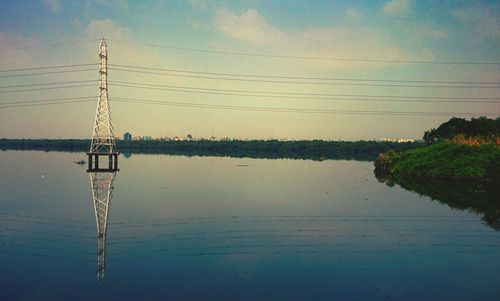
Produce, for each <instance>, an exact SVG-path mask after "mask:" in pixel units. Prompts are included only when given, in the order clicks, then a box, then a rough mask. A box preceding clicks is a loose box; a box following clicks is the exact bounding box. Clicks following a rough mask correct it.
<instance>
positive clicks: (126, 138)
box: [123, 132, 132, 141]
mask: <svg viewBox="0 0 500 301" xmlns="http://www.w3.org/2000/svg"><path fill="white" fill-rule="evenodd" d="M123 140H125V141H130V140H132V134H130V133H129V132H126V133H125V134H123Z"/></svg>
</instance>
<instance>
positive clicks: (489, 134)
mask: <svg viewBox="0 0 500 301" xmlns="http://www.w3.org/2000/svg"><path fill="white" fill-rule="evenodd" d="M459 136H460V137H462V138H463V139H467V138H474V139H476V140H481V141H482V142H483V143H496V144H500V140H499V137H500V117H498V118H496V119H489V118H486V117H479V118H472V119H471V120H466V119H464V118H451V119H450V120H449V121H447V122H445V123H443V124H441V125H440V126H439V127H438V128H437V129H432V130H429V131H426V132H425V133H424V141H425V142H426V143H427V144H432V143H436V142H440V141H444V140H450V139H454V138H455V137H459Z"/></svg>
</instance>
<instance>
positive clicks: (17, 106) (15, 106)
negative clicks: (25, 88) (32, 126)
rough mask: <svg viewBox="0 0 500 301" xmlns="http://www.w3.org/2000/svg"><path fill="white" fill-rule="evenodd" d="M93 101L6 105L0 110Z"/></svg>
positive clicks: (78, 101)
mask: <svg viewBox="0 0 500 301" xmlns="http://www.w3.org/2000/svg"><path fill="white" fill-rule="evenodd" d="M90 101H92V102H93V101H94V100H73V101H58V102H47V103H32V104H20V105H8V106H0V108H1V109H10V108H19V107H33V106H48V105H60V104H68V103H80V102H90Z"/></svg>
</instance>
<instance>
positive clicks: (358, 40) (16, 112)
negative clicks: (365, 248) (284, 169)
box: [0, 0, 500, 140]
mask: <svg viewBox="0 0 500 301" xmlns="http://www.w3.org/2000/svg"><path fill="white" fill-rule="evenodd" d="M101 38H105V39H106V41H107V45H108V64H109V78H108V81H109V88H108V93H109V101H110V108H111V116H112V119H113V126H114V131H115V135H116V136H119V137H122V135H123V133H124V132H126V131H128V132H131V133H132V135H134V136H144V135H147V136H153V137H160V136H169V137H171V136H186V135H188V134H191V135H193V137H195V138H200V137H210V136H215V137H217V138H220V137H230V138H241V139H271V138H278V139H329V140H361V139H363V140H371V139H380V138H416V139H418V138H421V137H422V135H423V132H424V131H425V130H428V129H430V128H434V127H437V126H439V124H441V123H442V122H445V121H446V120H448V119H449V118H451V117H453V116H457V117H471V116H475V117H478V116H481V115H483V114H489V115H490V116H498V115H500V105H499V101H500V89H499V88H498V87H500V85H499V83H500V51H499V49H500V1H446V0H443V1H433V0H429V1H426V0H421V1H417V0H386V1H377V0H373V1H333V0H328V1H327V0H315V1H299V0H288V1H285V0H280V1H278V0H243V1H215V0H177V1H174V0H172V1H130V0H129V1H127V0H87V1H64V0H40V1H36V0H32V1H7V0H6V1H0V86H1V87H0V137H4V138H70V137H72V138H90V136H91V133H92V127H93V123H94V118H95V108H96V101H97V95H98V82H97V80H98V77H99V74H98V68H97V67H98V66H97V63H98V47H99V41H98V40H99V39H101ZM464 63H465V64H464ZM83 64H95V65H85V66H77V67H71V68H47V69H34V70H19V71H6V70H11V69H23V68H35V67H53V66H67V65H83ZM118 65H121V66H118ZM124 66H128V67H124ZM130 66H132V67H139V68H131V67H130ZM147 68H152V69H147ZM158 69H160V70H158ZM62 70H66V71H68V72H59V73H50V72H51V71H62ZM75 70H76V71H75ZM127 70H128V71H127ZM130 70H133V71H134V70H135V71H140V72H131V71H130ZM49 71H50V72H49ZM33 73H44V74H38V75H33ZM26 74H31V75H26ZM228 74H229V75H228ZM13 75H16V76H13ZM249 75H252V76H249ZM255 75H257V76H255ZM207 77H211V78H207ZM214 77H215V78H214ZM75 81H76V82H79V83H73V82H75ZM61 82H70V84H58V85H55V84H53V83H61ZM476 82H479V83H476ZM131 83H133V84H131ZM39 84H45V85H39ZM35 85H37V86H35ZM64 85H68V86H73V87H66V88H61V86H64ZM147 85H150V86H147ZM74 86H77V87H74ZM429 86H434V87H429ZM56 87H59V88H56ZM172 87H177V88H172ZM179 87H180V88H179ZM45 88H50V89H45ZM26 90H30V91H26ZM228 90H229V91H228ZM77 97H87V98H85V99H79V100H77V101H81V100H86V101H84V102H71V103H68V102H69V101H75V100H68V98H77ZM127 99H128V101H127ZM131 99H135V100H133V101H134V102H130V100H131ZM42 100H43V101H42ZM124 100H125V101H124ZM30 101H33V102H30ZM145 101H149V102H145ZM151 101H153V102H154V103H152V102H151ZM51 103H52V104H51ZM34 104H36V105H34ZM269 108H272V109H269ZM374 112H375V113H374ZM377 112H378V113H377ZM401 112H412V113H411V114H407V115H402V114H401ZM413 112H418V113H413ZM436 112H439V113H445V114H443V115H439V116H432V114H431V113H436Z"/></svg>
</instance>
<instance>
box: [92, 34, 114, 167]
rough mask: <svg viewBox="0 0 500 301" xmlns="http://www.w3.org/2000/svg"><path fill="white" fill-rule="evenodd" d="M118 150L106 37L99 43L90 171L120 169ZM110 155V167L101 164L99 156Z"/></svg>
mask: <svg viewBox="0 0 500 301" xmlns="http://www.w3.org/2000/svg"><path fill="white" fill-rule="evenodd" d="M118 154H119V153H118V152H117V151H116V142H115V135H114V133H113V124H112V122H111V112H110V108H109V99H108V52H107V46H106V41H105V40H104V38H103V39H102V40H101V42H100V45H99V97H98V98H97V108H96V114H95V122H94V130H93V132H92V142H91V144H90V151H89V152H88V153H87V155H88V158H89V165H88V171H113V170H114V171H116V170H118ZM101 156H107V157H108V167H107V168H101V167H100V166H99V157H101Z"/></svg>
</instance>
